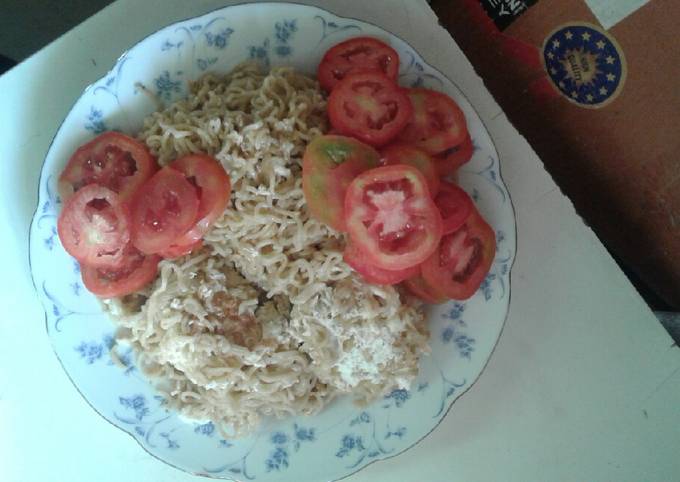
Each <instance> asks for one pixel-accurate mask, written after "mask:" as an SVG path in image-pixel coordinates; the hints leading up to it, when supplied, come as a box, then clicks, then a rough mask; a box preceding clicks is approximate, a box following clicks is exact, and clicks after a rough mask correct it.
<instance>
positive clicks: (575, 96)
mask: <svg viewBox="0 0 680 482" xmlns="http://www.w3.org/2000/svg"><path fill="white" fill-rule="evenodd" d="M571 96H572V97H573V98H574V99H576V98H577V97H578V92H576V91H575V90H574V91H572V92H571Z"/></svg>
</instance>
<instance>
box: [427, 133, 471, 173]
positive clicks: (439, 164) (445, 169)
mask: <svg viewBox="0 0 680 482" xmlns="http://www.w3.org/2000/svg"><path fill="white" fill-rule="evenodd" d="M474 151H475V148H474V145H473V144H472V139H471V138H470V134H468V135H467V137H466V138H465V139H464V140H463V142H462V143H461V144H459V145H458V146H456V147H451V148H450V149H447V150H445V151H444V152H441V153H439V154H437V155H436V156H434V159H433V160H434V166H435V170H436V171H437V173H438V174H439V175H440V176H441V177H446V176H452V175H455V174H456V172H458V169H459V168H460V166H462V165H463V164H465V163H466V162H468V161H469V160H470V159H472V154H473V153H474Z"/></svg>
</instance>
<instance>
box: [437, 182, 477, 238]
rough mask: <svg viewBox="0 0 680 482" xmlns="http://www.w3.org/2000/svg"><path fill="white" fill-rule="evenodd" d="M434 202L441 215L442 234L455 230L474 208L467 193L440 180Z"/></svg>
mask: <svg viewBox="0 0 680 482" xmlns="http://www.w3.org/2000/svg"><path fill="white" fill-rule="evenodd" d="M434 203H435V205H436V206H437V208H439V214H441V215H442V226H443V228H444V230H443V234H449V233H452V232H454V231H457V230H458V228H460V227H461V226H462V225H463V223H464V222H465V220H466V219H467V218H468V217H469V216H470V213H471V212H472V210H473V209H474V204H473V203H472V199H470V196H468V193H466V192H465V191H463V190H462V189H461V188H459V187H458V186H456V185H455V184H452V183H450V182H446V181H442V183H441V185H440V187H439V193H438V194H437V195H436V196H435V198H434Z"/></svg>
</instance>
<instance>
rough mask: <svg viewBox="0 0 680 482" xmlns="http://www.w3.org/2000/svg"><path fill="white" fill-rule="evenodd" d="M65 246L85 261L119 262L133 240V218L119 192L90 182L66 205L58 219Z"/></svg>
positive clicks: (77, 257)
mask: <svg viewBox="0 0 680 482" xmlns="http://www.w3.org/2000/svg"><path fill="white" fill-rule="evenodd" d="M57 232H58V233H59V239H60V240H61V244H62V245H63V246H64V249H65V250H66V252H67V253H68V254H70V255H71V256H73V257H74V258H76V259H77V260H78V261H79V262H81V263H87V264H89V265H92V266H111V265H116V264H117V263H118V262H119V261H120V258H121V256H122V251H123V248H124V247H125V245H126V244H127V243H128V241H129V240H130V219H129V213H128V211H127V209H126V207H125V206H124V205H123V204H122V203H121V202H120V199H119V198H118V195H117V194H116V193H115V192H113V191H111V190H110V189H107V188H105V187H101V186H98V185H96V184H89V185H87V186H85V187H83V188H81V189H80V190H78V192H77V193H76V194H75V195H74V196H72V197H71V198H70V199H69V200H68V201H67V202H66V204H65V205H64V209H63V210H62V211H61V213H60V214H59V219H58V221H57Z"/></svg>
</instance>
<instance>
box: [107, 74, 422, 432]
mask: <svg viewBox="0 0 680 482" xmlns="http://www.w3.org/2000/svg"><path fill="white" fill-rule="evenodd" d="M325 108H326V102H325V99H324V97H323V95H322V94H321V91H320V90H319V87H318V85H317V83H316V82H315V81H314V80H312V79H310V78H308V77H305V76H303V75H300V74H297V73H296V72H294V71H293V70H292V69H290V68H275V69H272V71H271V72H269V73H265V72H262V71H261V70H259V69H258V67H257V66H256V65H254V64H244V65H242V66H239V67H238V68H237V69H236V70H234V71H233V72H232V73H230V74H229V75H226V76H216V75H206V76H204V77H203V78H201V79H200V80H198V81H197V82H195V83H194V84H192V86H191V95H190V96H189V97H188V98H187V99H186V100H182V101H179V102H177V103H175V104H173V105H171V106H169V107H168V108H167V109H165V110H163V111H161V112H156V113H154V114H152V115H151V116H150V117H149V118H147V119H146V121H145V123H144V128H143V131H142V132H141V133H140V138H141V139H143V140H144V141H145V142H146V144H147V145H148V146H149V148H150V149H151V151H152V152H153V153H154V154H155V155H156V156H157V157H158V161H159V163H160V164H161V165H165V164H167V163H169V162H171V161H172V160H174V159H175V158H177V157H180V156H182V155H184V154H186V153H190V152H207V153H209V154H211V155H213V156H214V157H216V158H217V159H218V160H219V161H220V162H221V163H222V164H223V166H224V167H225V169H226V170H227V172H228V173H229V175H230V177H231V181H232V189H233V190H232V197H231V206H230V208H229V209H227V211H226V212H225V213H224V215H223V216H222V217H221V218H220V219H219V220H218V221H217V222H216V224H215V226H214V228H213V229H212V230H211V231H210V232H209V233H208V234H207V235H206V237H205V240H204V241H205V242H204V247H203V248H202V249H201V250H199V251H197V252H194V253H192V254H190V255H188V256H185V257H183V258H180V259H177V260H165V261H162V262H161V264H160V273H159V276H158V278H157V280H156V281H155V282H154V283H153V284H152V285H151V286H149V287H148V288H147V289H146V290H145V291H144V292H142V293H139V294H136V295H130V296H127V297H125V298H123V299H118V300H110V301H108V302H107V306H108V307H109V309H110V311H111V313H112V314H113V315H114V318H115V319H116V320H117V322H118V324H119V326H120V330H119V334H118V339H119V340H126V341H128V342H130V343H131V344H132V346H133V347H134V348H135V351H136V354H137V362H138V365H139V366H140V367H142V369H143V370H144V372H145V373H146V374H148V375H149V376H150V377H152V378H153V379H154V382H155V383H156V385H157V387H158V389H159V390H160V391H161V392H162V393H163V394H164V395H165V396H166V398H167V401H168V403H169V405H170V406H173V407H175V408H176V409H178V410H179V411H180V413H181V414H183V415H184V416H186V417H189V418H192V419H197V420H212V421H214V422H215V423H216V424H217V426H218V427H219V428H220V429H221V430H222V432H223V433H224V434H226V435H229V436H240V435H243V434H246V433H248V432H249V431H252V430H253V429H254V428H256V427H257V425H258V424H259V423H260V421H261V417H262V416H267V415H274V416H277V417H283V416H287V415H295V414H314V413H317V412H318V411H319V410H320V409H321V408H322V407H323V406H324V405H326V404H327V403H328V402H330V401H331V400H332V399H333V398H334V397H335V396H337V395H339V394H343V393H352V394H353V396H354V397H355V399H356V400H357V401H359V402H368V401H370V400H373V399H375V398H376V397H379V396H381V395H384V394H386V393H388V392H389V391H391V390H393V389H395V388H408V386H409V384H410V382H411V381H412V379H413V378H414V377H415V375H416V373H417V367H418V359H419V357H420V355H422V354H424V353H427V352H428V351H429V347H428V345H427V340H428V333H427V328H426V325H425V322H424V316H423V314H422V312H421V311H420V308H419V307H418V306H416V305H415V302H412V301H406V300H402V299H401V298H400V295H399V293H398V292H397V291H396V290H395V289H394V288H392V287H382V286H374V285H369V284H366V283H364V282H363V281H362V280H361V279H360V278H359V277H358V276H357V275H356V274H354V272H353V271H352V270H351V269H350V268H349V267H348V266H347V265H346V264H345V263H344V262H343V260H342V249H343V247H344V238H343V235H342V234H341V233H338V232H336V231H333V230H332V229H330V228H329V227H327V226H326V225H324V224H322V223H320V222H318V221H316V220H314V219H312V218H310V217H309V215H308V212H307V206H306V203H305V198H304V195H303V192H302V181H301V169H302V168H301V158H302V154H303V152H304V149H305V146H306V145H307V143H308V142H309V141H310V140H312V139H313V138H314V137H316V136H318V135H320V134H322V133H323V132H324V131H325V130H326V129H327V125H326V124H327V121H326V116H325Z"/></svg>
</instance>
